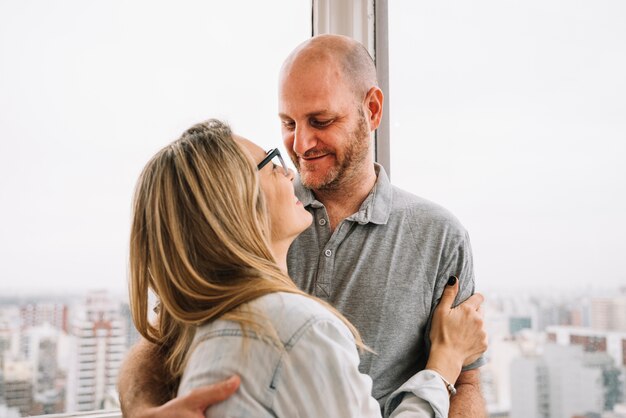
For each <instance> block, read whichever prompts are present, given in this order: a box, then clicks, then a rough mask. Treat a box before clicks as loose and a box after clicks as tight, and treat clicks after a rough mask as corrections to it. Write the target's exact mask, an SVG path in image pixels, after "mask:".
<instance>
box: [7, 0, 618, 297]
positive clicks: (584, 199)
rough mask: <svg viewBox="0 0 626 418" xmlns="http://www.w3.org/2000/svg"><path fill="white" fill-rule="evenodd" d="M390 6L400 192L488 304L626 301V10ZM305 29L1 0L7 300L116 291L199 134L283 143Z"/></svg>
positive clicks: (152, 9)
mask: <svg viewBox="0 0 626 418" xmlns="http://www.w3.org/2000/svg"><path fill="white" fill-rule="evenodd" d="M390 3H391V5H390V15H391V21H390V40H391V47H390V54H391V67H392V72H391V83H392V85H391V91H390V92H388V93H389V97H390V98H391V106H392V107H391V112H392V113H391V114H392V179H393V181H394V183H396V184H397V185H399V186H401V187H403V188H406V189H409V190H411V191H413V192H414V193H416V194H418V195H422V196H424V197H427V198H429V199H432V200H434V201H437V202H439V203H441V204H443V205H444V206H446V207H448V208H449V209H451V210H452V211H453V212H454V213H455V214H456V215H457V216H458V217H459V218H460V219H461V221H462V222H463V223H464V224H465V225H466V227H467V228H468V229H469V231H470V234H471V236H472V240H473V246H474V252H475V258H476V270H477V275H478V281H479V288H485V287H492V286H499V285H509V284H514V283H524V284H525V285H530V286H544V285H545V284H546V283H549V284H550V285H552V286H556V287H559V286H568V285H569V284H570V283H573V284H576V285H584V284H592V283H595V284H597V283H602V284H603V285H606V286H617V285H620V284H626V273H624V269H623V267H622V265H621V264H622V260H624V255H623V254H624V253H625V252H626V244H624V237H625V236H626V220H625V219H624V214H626V197H625V196H626V194H625V193H624V192H625V189H626V187H624V185H625V183H626V164H624V161H626V77H624V74H626V48H625V47H624V45H626V26H625V25H624V22H625V21H626V3H623V2H622V1H619V0H597V1H593V2H571V1H567V0H551V1H545V0H543V1H541V0H529V1H524V2H521V1H519V2H513V1H501V0H491V1H487V0H481V1H478V2H471V4H469V3H467V2H463V1H454V2H446V5H447V6H446V5H443V4H439V3H440V2H412V1H403V2H401V1H394V2H390ZM270 9H271V10H272V11H273V10H277V11H276V12H271V13H270V12H269V10H270ZM310 30H311V28H310V5H309V2H307V1H302V2H294V1H287V0H286V1H282V2H281V4H280V7H270V8H268V6H267V4H266V3H265V2H259V1H253V0H250V1H232V2H206V1H201V0H197V1H183V2H159V1H147V0H142V1H137V0H133V1H132V2H128V1H123V0H110V1H96V0H64V1H59V0H53V1H50V0H0V202H1V203H2V205H1V206H0V292H2V293H3V294H7V293H8V294H10V293H12V292H25V291H55V292H67V291H70V290H71V291H79V290H82V289H88V288H94V287H97V288H110V289H114V290H119V291H122V290H124V288H125V286H126V271H127V268H126V264H127V248H128V245H127V239H128V229H129V218H130V201H131V196H132V191H133V187H134V184H135V181H136V178H137V176H138V174H139V172H140V170H141V168H142V167H143V165H144V164H145V162H146V161H147V160H148V159H149V157H150V156H151V155H152V154H153V153H154V152H155V151H156V150H158V149H159V148H160V147H162V146H163V145H165V144H167V143H168V142H170V141H171V140H173V139H176V138H177V136H178V135H179V134H180V133H181V132H182V131H183V130H184V129H186V128H187V127H188V126H190V125H191V124H193V123H195V122H198V121H201V120H203V119H206V118H208V117H219V118H224V119H226V120H228V121H229V122H230V123H231V124H232V125H233V127H234V129H235V130H236V131H238V132H239V133H241V134H243V135H244V136H247V137H249V138H250V139H252V140H254V141H256V142H258V143H259V144H261V145H262V146H264V147H266V148H270V147H274V146H276V145H279V144H280V135H279V133H280V130H279V123H278V118H277V116H276V111H277V102H276V88H277V73H278V69H279V67H280V64H281V63H282V60H283V59H284V57H285V56H286V55H287V54H288V53H289V51H290V50H291V49H292V48H293V47H294V46H295V45H297V44H298V43H300V42H301V41H303V40H304V39H306V38H307V37H308V36H310Z"/></svg>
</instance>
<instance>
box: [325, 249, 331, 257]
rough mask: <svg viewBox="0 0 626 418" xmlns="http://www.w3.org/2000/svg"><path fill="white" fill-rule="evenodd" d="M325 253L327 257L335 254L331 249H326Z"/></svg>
mask: <svg viewBox="0 0 626 418" xmlns="http://www.w3.org/2000/svg"><path fill="white" fill-rule="evenodd" d="M324 255H326V257H330V256H331V255H333V252H332V251H331V250H326V251H324Z"/></svg>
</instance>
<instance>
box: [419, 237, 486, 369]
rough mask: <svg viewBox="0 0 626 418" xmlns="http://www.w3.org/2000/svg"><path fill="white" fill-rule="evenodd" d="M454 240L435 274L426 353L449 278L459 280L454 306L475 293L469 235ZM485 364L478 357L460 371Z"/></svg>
mask: <svg viewBox="0 0 626 418" xmlns="http://www.w3.org/2000/svg"><path fill="white" fill-rule="evenodd" d="M463 232H464V233H463V234H462V235H460V236H458V237H456V238H455V239H450V240H449V242H448V243H447V245H446V250H445V258H444V259H443V260H442V263H441V266H440V268H439V271H438V273H437V283H436V284H435V290H434V292H433V303H432V305H431V311H430V316H429V317H428V323H427V325H426V331H425V336H424V337H425V338H424V341H425V342H426V349H427V352H430V327H431V325H432V318H433V312H434V311H435V308H436V307H437V305H438V304H439V300H440V299H441V295H442V294H443V290H444V287H445V285H446V283H447V281H448V278H449V277H450V276H456V277H457V278H458V279H459V293H458V295H457V297H456V300H455V301H454V306H457V305H458V304H460V303H462V302H464V301H465V300H466V299H467V298H469V297H470V296H472V295H473V294H474V291H475V281H474V261H473V257H472V247H471V244H470V239H469V235H468V234H467V232H466V231H463ZM485 363H486V361H485V358H484V357H482V356H481V357H480V358H479V359H478V360H476V361H475V362H473V363H472V364H468V365H467V366H464V367H463V369H462V371H466V370H472V369H476V368H478V367H480V366H483V365H484V364H485Z"/></svg>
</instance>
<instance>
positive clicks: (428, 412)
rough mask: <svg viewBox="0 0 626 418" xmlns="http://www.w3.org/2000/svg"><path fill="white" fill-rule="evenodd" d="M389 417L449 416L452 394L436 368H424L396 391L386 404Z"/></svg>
mask: <svg viewBox="0 0 626 418" xmlns="http://www.w3.org/2000/svg"><path fill="white" fill-rule="evenodd" d="M384 410H385V417H386V418H387V417H388V418H408V417H411V418H447V417H448V412H449V410H450V395H449V393H448V389H447V388H446V385H445V383H444V382H443V379H442V378H441V376H440V375H439V373H437V372H435V371H434V370H428V369H427V370H422V371H420V372H418V373H417V374H415V375H414V376H413V377H411V378H410V379H409V380H407V381H406V382H405V383H404V384H403V385H402V386H400V387H399V388H398V389H397V390H396V391H394V392H393V393H392V394H391V395H390V396H389V398H387V402H386V404H385V409H384Z"/></svg>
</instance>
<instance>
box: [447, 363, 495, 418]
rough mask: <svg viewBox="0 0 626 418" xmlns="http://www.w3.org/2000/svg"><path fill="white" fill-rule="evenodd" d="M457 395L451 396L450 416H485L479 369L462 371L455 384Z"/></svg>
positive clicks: (485, 410)
mask: <svg viewBox="0 0 626 418" xmlns="http://www.w3.org/2000/svg"><path fill="white" fill-rule="evenodd" d="M455 387H456V391H457V392H456V395H454V396H453V397H452V398H450V414H449V417H450V418H484V417H486V416H487V408H486V406H485V399H484V398H483V395H482V393H481V391H480V372H479V371H478V369H474V370H468V371H465V372H461V374H460V375H459V378H458V380H457V381H456V384H455Z"/></svg>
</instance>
